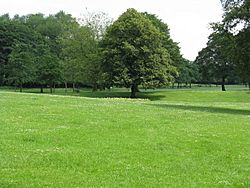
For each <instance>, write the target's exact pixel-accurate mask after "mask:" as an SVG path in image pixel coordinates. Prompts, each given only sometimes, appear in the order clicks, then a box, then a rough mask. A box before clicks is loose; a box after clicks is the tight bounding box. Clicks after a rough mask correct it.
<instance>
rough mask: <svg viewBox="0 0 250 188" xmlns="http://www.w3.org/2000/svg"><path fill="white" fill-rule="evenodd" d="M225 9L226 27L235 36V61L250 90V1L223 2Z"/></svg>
mask: <svg viewBox="0 0 250 188" xmlns="http://www.w3.org/2000/svg"><path fill="white" fill-rule="evenodd" d="M221 2H222V4H223V7H224V9H225V13H224V19H223V24H224V27H225V28H226V29H227V30H228V31H229V32H232V33H234V35H235V41H236V43H235V44H236V45H235V50H234V53H233V55H234V61H235V62H236V66H237V70H238V73H239V77H240V78H241V79H242V81H243V82H245V83H248V85H249V89H250V66H249V65H250V55H249V54H250V47H249V44H250V1H249V0H221Z"/></svg>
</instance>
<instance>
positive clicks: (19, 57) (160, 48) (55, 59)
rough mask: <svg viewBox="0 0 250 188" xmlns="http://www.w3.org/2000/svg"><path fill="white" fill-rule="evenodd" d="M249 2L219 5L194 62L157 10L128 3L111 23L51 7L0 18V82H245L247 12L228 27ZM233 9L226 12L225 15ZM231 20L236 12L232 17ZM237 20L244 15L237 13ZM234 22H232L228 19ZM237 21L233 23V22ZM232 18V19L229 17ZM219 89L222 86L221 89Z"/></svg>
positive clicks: (101, 15) (93, 84)
mask: <svg viewBox="0 0 250 188" xmlns="http://www.w3.org/2000/svg"><path fill="white" fill-rule="evenodd" d="M245 6H248V11H249V5H248V3H246V2H245V1H242V2H241V3H240V4H239V3H238V4H237V3H236V4H230V3H225V10H226V11H225V16H224V20H223V23H216V24H213V29H214V33H213V34H211V36H210V37H209V42H208V44H207V47H206V48H204V49H203V50H202V51H201V52H200V53H199V56H198V57H197V59H196V60H195V62H190V61H188V60H187V59H185V58H183V56H182V55H181V53H180V48H179V46H178V43H176V42H174V41H173V40H172V38H171V37H170V32H169V27H168V25H167V24H166V23H164V22H162V20H160V19H159V18H158V17H157V16H155V15H152V14H148V13H139V12H137V11H136V10H135V9H128V10H127V11H126V12H125V13H123V14H122V15H121V16H120V17H119V18H118V19H117V20H116V21H114V22H113V21H112V20H111V19H110V18H109V17H108V16H107V15H106V14H104V13H86V14H85V15H84V16H83V17H82V18H81V19H78V20H76V18H73V17H72V16H71V15H69V14H65V13H64V12H59V13H57V14H55V15H50V16H44V15H43V14H32V15H27V16H19V15H16V16H14V17H13V18H10V17H9V16H8V15H3V16H1V17H0V41H1V43H0V85H12V86H15V87H19V88H20V90H22V87H23V86H24V85H25V86H27V85H29V86H36V87H37V86H39V87H40V88H41V92H43V88H44V87H50V88H51V91H52V88H53V87H54V86H55V85H56V84H60V85H62V84H63V85H64V86H65V88H66V89H67V88H68V85H70V86H72V87H73V89H74V90H75V88H76V87H77V85H78V86H79V85H85V86H89V87H92V88H93V91H95V90H97V89H105V88H109V87H112V86H122V87H127V88H131V97H135V96H136V92H137V91H138V86H142V87H144V88H155V87H163V86H166V85H168V84H171V83H174V82H175V83H178V85H179V84H180V83H185V85H188V84H190V83H194V82H200V83H222V85H224V83H225V82H228V81H230V82H239V81H243V82H246V83H249V82H250V79H249V75H250V74H249V54H250V53H249V49H250V48H249V44H250V42H249V38H250V37H249V12H248V14H247V15H246V17H247V16H248V17H247V19H246V20H244V21H245V22H244V24H243V28H242V29H241V30H238V31H237V34H234V33H233V32H232V30H233V29H234V28H235V27H236V26H237V23H240V24H241V26H242V16H241V15H238V12H244V11H239V10H238V9H240V10H241V9H244V10H245ZM232 14H233V15H232ZM237 16H238V17H239V18H238V17H237ZM243 19H245V17H244V16H243ZM235 20H236V21H235ZM238 20H240V21H238ZM236 22H237V23H236ZM223 90H225V88H224V89H223Z"/></svg>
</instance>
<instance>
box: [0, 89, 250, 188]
mask: <svg viewBox="0 0 250 188" xmlns="http://www.w3.org/2000/svg"><path fill="white" fill-rule="evenodd" d="M227 89H228V91H227V92H222V91H220V88H219V87H202V88H198V87H196V88H193V89H166V90H147V91H143V90H142V92H141V93H140V94H139V99H133V100H132V99H128V98H119V97H126V96H129V91H127V90H126V89H123V90H122V89H119V90H118V89H113V90H112V91H102V92H95V93H92V92H91V91H89V90H81V91H80V92H79V93H74V94H73V93H72V92H70V91H68V92H67V94H65V93H64V91H63V89H57V90H56V93H55V94H53V95H49V94H38V92H39V90H38V89H37V90H36V89H32V90H31V89H27V90H24V92H26V93H18V92H13V91H12V90H7V89H3V88H2V89H0V143H1V144H0V187H250V176H249V174H250V163H249V161H250V155H249V151H250V137H249V136H250V135H249V133H250V123H249V122H250V91H249V90H248V89H247V88H245V87H244V86H229V87H227ZM48 92H49V91H48ZM66 95H67V96H66ZM74 95H75V96H74ZM103 97H104V98H103Z"/></svg>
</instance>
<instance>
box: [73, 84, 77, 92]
mask: <svg viewBox="0 0 250 188" xmlns="http://www.w3.org/2000/svg"><path fill="white" fill-rule="evenodd" d="M75 89H76V85H75V83H74V82H73V92H75Z"/></svg>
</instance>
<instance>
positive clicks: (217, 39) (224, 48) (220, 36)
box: [196, 24, 235, 91]
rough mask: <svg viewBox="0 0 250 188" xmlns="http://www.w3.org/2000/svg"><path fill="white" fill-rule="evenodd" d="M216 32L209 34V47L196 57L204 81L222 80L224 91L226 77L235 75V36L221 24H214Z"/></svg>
mask: <svg viewBox="0 0 250 188" xmlns="http://www.w3.org/2000/svg"><path fill="white" fill-rule="evenodd" d="M213 29H214V32H213V33H212V34H211V35H210V36H209V41H208V43H207V47H206V48H204V49H203V50H202V51H201V52H200V53H199V56H198V57H197V59H196V63H197V64H198V65H199V68H200V70H201V75H202V77H203V81H205V82H208V83H211V82H220V83H222V90H223V91H224V90H225V88H224V84H225V81H226V78H228V77H232V76H234V75H235V64H234V61H233V56H232V54H233V51H234V49H235V40H234V36H233V35H232V34H231V33H229V32H228V31H226V30H224V29H223V27H222V26H221V25H220V24H214V25H213Z"/></svg>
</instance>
